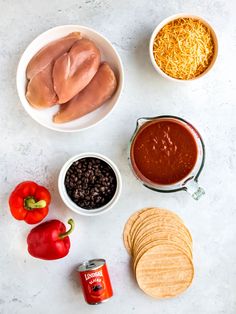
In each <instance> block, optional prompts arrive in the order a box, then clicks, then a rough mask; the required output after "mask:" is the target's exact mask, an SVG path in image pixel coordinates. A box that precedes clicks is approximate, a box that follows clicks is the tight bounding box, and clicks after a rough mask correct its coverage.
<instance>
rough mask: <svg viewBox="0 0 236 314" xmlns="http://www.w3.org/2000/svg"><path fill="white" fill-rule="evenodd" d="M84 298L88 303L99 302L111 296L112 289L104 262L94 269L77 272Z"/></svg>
mask: <svg viewBox="0 0 236 314" xmlns="http://www.w3.org/2000/svg"><path fill="white" fill-rule="evenodd" d="M79 275H80V281H81V285H82V288H83V293H84V298H85V300H86V301H87V302H88V303H89V304H96V303H101V302H104V301H105V300H107V299H108V298H110V297H112V295H113V291H112V286H111V282H110V278H109V274H108V271H107V267H106V264H104V265H103V266H101V267H99V268H98V269H95V270H86V271H82V272H79Z"/></svg>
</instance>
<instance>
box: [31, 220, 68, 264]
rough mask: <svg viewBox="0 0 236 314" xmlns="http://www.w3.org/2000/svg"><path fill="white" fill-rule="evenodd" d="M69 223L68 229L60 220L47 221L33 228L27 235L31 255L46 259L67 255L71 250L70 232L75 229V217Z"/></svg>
mask: <svg viewBox="0 0 236 314" xmlns="http://www.w3.org/2000/svg"><path fill="white" fill-rule="evenodd" d="M68 224H70V229H69V230H68V231H66V227H65V225H64V224H63V223H62V222H61V221H59V220H50V221H46V222H43V223H41V224H40V225H38V226H37V227H35V228H33V229H32V230H31V231H30V233H29V235H28V237H27V243H28V252H29V253H30V255H32V256H33V257H36V258H41V259H45V260H54V259H59V258H62V257H65V256H66V255H67V254H68V253H69V250H70V238H69V234H70V233H71V232H72V231H73V229H74V221H73V219H69V220H68Z"/></svg>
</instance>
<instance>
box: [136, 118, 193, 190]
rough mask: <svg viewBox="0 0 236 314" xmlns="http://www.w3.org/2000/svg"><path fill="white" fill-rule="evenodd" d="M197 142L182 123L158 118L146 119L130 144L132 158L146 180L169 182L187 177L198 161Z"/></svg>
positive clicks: (157, 182) (138, 173) (138, 171)
mask: <svg viewBox="0 0 236 314" xmlns="http://www.w3.org/2000/svg"><path fill="white" fill-rule="evenodd" d="M197 154H198V150H197V143H196V141H195V139H194V136H193V135H192V133H191V132H190V131H189V130H188V129H187V128H186V127H185V126H184V125H183V124H181V123H179V122H177V121H173V120H168V119H165V120H159V121H153V122H149V123H146V124H145V125H144V126H143V127H141V129H140V130H139V132H138V133H137V135H136V137H135V139H134V141H133V143H132V146H131V162H132V165H133V167H134V170H135V172H136V173H137V175H138V176H139V177H140V178H141V179H142V180H144V181H147V180H148V181H151V182H153V183H156V184H162V185H169V184H174V183H176V182H178V181H181V180H182V179H184V178H185V177H186V176H187V175H188V174H189V173H190V172H191V171H192V169H193V168H194V165H195V164H196V161H197Z"/></svg>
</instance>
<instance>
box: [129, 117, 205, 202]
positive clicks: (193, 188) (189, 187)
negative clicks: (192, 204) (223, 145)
mask: <svg viewBox="0 0 236 314" xmlns="http://www.w3.org/2000/svg"><path fill="white" fill-rule="evenodd" d="M155 121H156V122H160V121H172V122H176V123H178V124H180V125H182V126H183V127H184V128H185V129H187V130H188V131H189V132H190V133H191V134H192V136H193V138H194V140H195V142H196V146H197V158H196V162H195V164H194V166H193V168H192V170H191V171H190V173H188V174H187V176H186V177H184V178H183V179H181V180H179V181H178V182H175V183H171V184H160V183H155V182H152V181H151V180H150V179H148V178H146V177H145V176H144V175H143V174H142V173H141V172H140V170H139V169H138V167H137V165H136V163H135V160H134V154H133V143H134V141H135V139H136V138H137V136H138V135H139V134H140V131H141V130H143V129H144V128H145V127H146V126H147V125H149V124H151V123H153V122H155ZM204 162H205V145H204V142H203V140H202V137H201V135H200V134H199V132H198V131H197V130H196V128H195V127H194V126H193V125H192V124H190V123H189V122H187V121H185V120H184V119H182V118H180V117H177V116H171V115H163V116H157V117H153V118H139V119H138V120H137V124H136V129H135V131H134V134H133V135H132V138H131V140H130V143H129V163H130V167H131V169H132V171H133V173H134V175H135V177H136V178H137V179H138V180H139V181H140V182H141V183H142V184H143V185H144V186H145V187H147V188H149V189H151V190H154V191H157V192H164V193H170V192H177V191H186V192H188V193H189V194H190V195H191V196H192V197H193V198H194V199H195V200H198V199H199V198H200V197H201V196H202V195H204V194H205V191H204V189H203V188H201V187H200V186H199V185H198V178H199V175H200V173H201V171H202V169H203V166H204Z"/></svg>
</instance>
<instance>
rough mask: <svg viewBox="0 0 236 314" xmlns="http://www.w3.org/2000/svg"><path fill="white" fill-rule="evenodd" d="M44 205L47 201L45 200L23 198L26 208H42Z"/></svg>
mask: <svg viewBox="0 0 236 314" xmlns="http://www.w3.org/2000/svg"><path fill="white" fill-rule="evenodd" d="M46 206H47V203H46V201H45V200H40V201H38V202H36V201H35V199H34V198H33V197H28V198H26V199H25V207H26V208H27V209H28V210H32V209H35V208H44V207H46Z"/></svg>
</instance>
